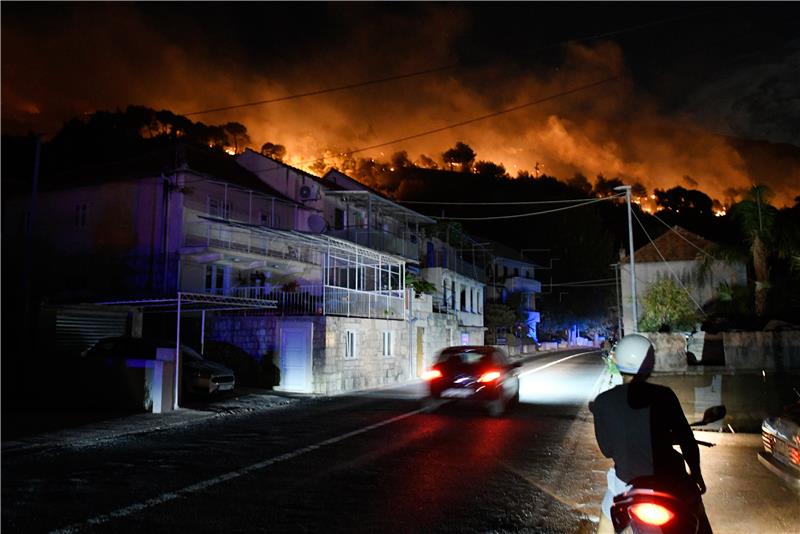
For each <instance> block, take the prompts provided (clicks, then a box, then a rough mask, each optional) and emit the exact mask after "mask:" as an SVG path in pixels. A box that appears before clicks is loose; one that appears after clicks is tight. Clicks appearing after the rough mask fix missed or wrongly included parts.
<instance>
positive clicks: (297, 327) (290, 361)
mask: <svg viewBox="0 0 800 534" xmlns="http://www.w3.org/2000/svg"><path fill="white" fill-rule="evenodd" d="M311 329H312V324H311V323H283V324H281V325H280V326H279V336H280V369H281V381H280V384H279V385H278V387H277V388H276V389H279V390H281V391H293V392H297V393H309V392H311V332H312V330H311Z"/></svg>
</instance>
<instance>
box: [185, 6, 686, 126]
mask: <svg viewBox="0 0 800 534" xmlns="http://www.w3.org/2000/svg"><path fill="white" fill-rule="evenodd" d="M694 16H696V15H684V16H680V17H671V18H665V19H659V20H655V21H652V22H647V23H644V24H637V25H635V26H628V27H625V28H620V29H618V30H611V31H608V32H605V33H599V34H595V35H587V36H585V37H578V38H575V39H568V40H565V41H559V42H556V43H552V44H549V45H544V46H540V47H538V48H535V49H533V50H532V51H531V52H541V51H543V50H549V49H551V48H556V47H559V46H563V45H566V44H569V43H579V42H584V41H594V40H597V39H602V38H604V37H611V36H614V35H620V34H623V33H628V32H633V31H637V30H641V29H644V28H649V27H652V26H659V25H661V24H667V23H670V22H675V21H677V20H683V19H687V18H692V17H694ZM459 66H462V65H459V64H458V63H454V64H451V65H444V66H441V67H434V68H431V69H425V70H420V71H414V72H407V73H403V74H398V75H396V76H387V77H384V78H376V79H372V80H365V81H361V82H355V83H350V84H346V85H339V86H336V87H328V88H325V89H318V90H315V91H308V92H305V93H296V94H291V95H286V96H282V97H277V98H270V99H266V100H257V101H254V102H245V103H243V104H233V105H230V106H221V107H217V108H210V109H204V110H198V111H192V112H190V113H184V114H183V116H185V117H188V116H191V115H202V114H206V113H214V112H217V111H227V110H231V109H240V108H245V107H251V106H260V105H264V104H273V103H276V102H285V101H287V100H295V99H298V98H304V97H308V96H317V95H322V94H326V93H333V92H336V91H343V90H345V89H356V88H359V87H365V86H368V85H375V84H378V83H385V82H391V81H395V80H402V79H406V78H413V77H416V76H423V75H425V74H433V73H435V72H441V71H445V70H450V69H453V68H457V67H459Z"/></svg>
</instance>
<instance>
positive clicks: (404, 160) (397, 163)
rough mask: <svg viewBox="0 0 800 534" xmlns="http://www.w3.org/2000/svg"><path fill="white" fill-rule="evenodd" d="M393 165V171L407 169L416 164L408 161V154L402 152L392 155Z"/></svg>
mask: <svg viewBox="0 0 800 534" xmlns="http://www.w3.org/2000/svg"><path fill="white" fill-rule="evenodd" d="M391 165H392V168H393V169H405V168H406V167H412V166H413V165H414V164H413V163H411V160H409V159H408V152H406V151H405V150H401V151H400V152H395V153H394V154H392V157H391Z"/></svg>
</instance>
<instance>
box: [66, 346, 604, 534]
mask: <svg viewBox="0 0 800 534" xmlns="http://www.w3.org/2000/svg"><path fill="white" fill-rule="evenodd" d="M591 352H595V351H589V352H580V353H578V354H573V355H571V356H566V357H564V358H561V359H560V360H557V361H554V362H551V363H548V364H546V365H543V366H541V367H537V368H536V369H532V370H530V371H526V372H524V373H521V374H520V376H523V375H527V374H531V373H536V372H538V371H541V370H542V369H546V368H548V367H550V366H553V365H556V364H557V363H561V362H564V361H566V360H569V359H572V358H575V357H577V356H583V355H585V354H590V353H591ZM423 411H425V409H424V408H420V409H419V410H414V411H411V412H407V413H404V414H401V415H398V416H396V417H392V418H391V419H386V420H385V421H381V422H379V423H375V424H373V425H369V426H365V427H364V428H360V429H358V430H353V431H352V432H347V433H346V434H342V435H340V436H336V437H334V438H330V439H326V440H324V441H320V442H319V443H315V444H314V445H309V446H307V447H303V448H301V449H297V450H294V451H292V452H287V453H285V454H281V455H279V456H275V457H273V458H269V459H266V460H263V461H260V462H256V463H254V464H251V465H249V466H247V467H243V468H241V469H237V470H235V471H230V472H228V473H225V474H223V475H220V476H217V477H214V478H210V479H208V480H204V481H201V482H198V483H196V484H191V485H189V486H186V487H184V488H182V489H178V490H175V491H171V492H167V493H162V494H161V495H159V496H157V497H154V498H152V499H148V500H146V501H143V502H139V503H134V504H131V505H129V506H125V507H123V508H119V509H117V510H114V511H112V512H109V513H107V514H103V515H98V516H95V517H91V518H89V519H87V520H86V521H83V522H81V523H73V524H72V525H68V526H66V527H64V528H60V529H57V530H53V531H51V534H71V533H73V532H79V531H80V530H81V529H83V528H86V527H90V526H95V525H101V524H103V523H108V522H109V521H112V520H114V519H121V518H123V517H127V516H129V515H132V514H135V513H137V512H141V511H142V510H146V509H148V508H153V507H154V506H159V505H161V504H164V503H167V502H169V501H174V500H175V499H178V498H180V497H184V496H187V495H191V494H193V493H198V492H200V491H203V490H206V489H208V488H210V487H212V486H216V485H218V484H222V483H223V482H227V481H229V480H234V479H237V478H240V477H242V476H244V475H247V474H249V473H252V472H253V471H257V470H259V469H264V468H266V467H269V466H271V465H274V464H277V463H280V462H284V461H286V460H291V459H293V458H296V457H298V456H301V455H303V454H306V453H308V452H312V451H315V450H317V449H320V448H322V447H325V446H328V445H333V444H334V443H339V442H341V441H344V440H346V439H349V438H352V437H354V436H358V435H359V434H363V433H365V432H369V431H371V430H375V429H377V428H380V427H382V426H386V425H390V424H392V423H396V422H397V421H401V420H403V419H406V418H407V417H411V416H412V415H416V414H418V413H422V412H423Z"/></svg>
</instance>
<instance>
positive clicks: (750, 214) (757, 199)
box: [731, 185, 778, 317]
mask: <svg viewBox="0 0 800 534" xmlns="http://www.w3.org/2000/svg"><path fill="white" fill-rule="evenodd" d="M769 196H770V191H769V189H767V187H766V186H764V185H754V186H753V187H752V188H751V189H750V192H749V194H748V197H747V198H745V199H744V200H742V201H741V202H739V203H738V204H735V205H734V206H733V207H732V208H731V213H732V215H733V218H734V220H735V221H736V222H738V223H739V227H740V228H741V229H742V232H743V233H744V235H745V239H746V240H747V244H748V245H749V248H750V257H751V259H752V260H753V273H754V274H755V278H756V287H755V299H754V305H755V312H756V316H758V317H763V316H764V314H765V313H766V310H767V293H768V292H769V270H770V269H769V261H768V260H769V255H770V252H771V251H772V250H773V247H774V245H775V232H774V229H775V224H774V223H775V216H776V214H777V212H778V210H777V209H776V208H775V207H774V206H772V205H771V204H769V202H768V197H769Z"/></svg>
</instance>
